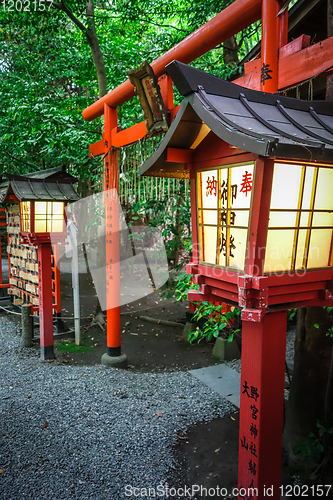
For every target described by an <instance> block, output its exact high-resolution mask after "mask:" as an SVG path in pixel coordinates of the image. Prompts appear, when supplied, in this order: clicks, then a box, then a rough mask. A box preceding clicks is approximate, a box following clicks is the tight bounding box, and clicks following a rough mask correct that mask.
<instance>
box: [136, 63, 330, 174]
mask: <svg viewBox="0 0 333 500" xmlns="http://www.w3.org/2000/svg"><path fill="white" fill-rule="evenodd" d="M167 71H168V74H169V75H170V76H171V78H172V80H173V81H174V83H175V85H176V86H177V88H178V90H179V92H180V93H181V94H182V95H183V96H185V98H184V100H183V102H182V104H181V106H180V108H179V110H178V112H177V115H176V118H175V119H174V121H173V122H172V124H171V127H170V128H169V130H168V132H167V133H166V135H165V137H164V139H163V141H162V142H161V144H160V146H159V148H158V149H157V150H156V151H155V153H154V154H153V155H152V156H151V157H150V158H149V159H148V160H147V161H146V162H145V163H144V165H142V167H141V169H140V173H141V174H144V173H145V174H146V175H158V173H157V172H158V170H159V169H162V168H163V169H165V170H168V169H169V170H172V169H175V168H176V166H175V165H173V164H172V163H171V162H166V161H165V160H166V148H167V147H171V148H183V149H186V148H189V147H190V145H191V144H193V142H194V139H195V134H198V133H199V130H200V128H201V126H202V123H205V124H206V125H207V126H208V127H209V128H210V130H211V131H212V132H213V133H214V134H215V135H217V136H218V137H219V138H220V139H222V140H224V141H225V142H227V143H228V144H230V145H231V146H234V147H237V148H239V149H241V150H244V151H248V152H250V153H254V154H258V155H261V156H271V157H278V158H292V159H295V160H297V159H299V160H312V161H321V162H322V161H327V162H333V102H331V101H301V100H299V99H292V98H290V97H284V96H279V95H275V94H267V93H264V92H258V91H255V90H249V89H245V88H244V87H240V86H238V85H235V84H233V83H230V82H226V81H224V80H221V79H220V78H217V77H215V76H212V75H209V74H208V73H205V72H203V71H200V70H197V69H195V68H192V67H191V66H187V65H186V64H183V63H179V62H178V61H174V62H172V63H171V64H169V65H168V66H167ZM177 166H178V173H179V174H180V175H175V176H176V177H177V176H179V177H182V176H184V177H186V176H187V175H181V170H182V169H181V165H180V164H177ZM149 169H150V170H149ZM148 170H149V171H148Z"/></svg>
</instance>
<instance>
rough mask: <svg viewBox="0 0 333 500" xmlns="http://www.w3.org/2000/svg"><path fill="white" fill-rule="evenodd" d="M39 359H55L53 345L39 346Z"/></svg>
mask: <svg viewBox="0 0 333 500" xmlns="http://www.w3.org/2000/svg"><path fill="white" fill-rule="evenodd" d="M40 359H41V361H48V360H49V359H55V355H54V351H53V345H48V346H43V345H41V346H40Z"/></svg>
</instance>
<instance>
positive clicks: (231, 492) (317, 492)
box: [124, 484, 332, 500]
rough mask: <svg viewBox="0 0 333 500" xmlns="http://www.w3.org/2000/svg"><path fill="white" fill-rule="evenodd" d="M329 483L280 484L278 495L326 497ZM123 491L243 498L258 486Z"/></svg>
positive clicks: (267, 491)
mask: <svg viewBox="0 0 333 500" xmlns="http://www.w3.org/2000/svg"><path fill="white" fill-rule="evenodd" d="M331 488H332V485H331V484H324V485H320V484H316V485H311V486H309V485H307V484H303V485H302V484H294V485H291V484H290V485H281V486H280V487H279V488H278V489H279V495H281V496H282V497H283V498H289V497H291V498H297V497H311V498H313V497H315V498H317V497H318V498H319V497H323V498H325V497H328V495H329V493H330V491H331ZM124 493H125V496H126V497H130V498H175V499H181V498H186V499H190V498H205V497H207V498H211V497H213V498H219V497H221V498H223V499H226V498H227V499H229V498H237V497H241V498H244V499H245V500H248V499H254V498H255V497H258V494H259V492H258V488H252V487H251V486H250V487H249V488H236V487H235V488H229V489H228V488H223V487H221V486H215V487H210V488H206V487H205V486H202V485H200V484H192V485H191V486H187V485H185V486H180V487H170V486H169V485H167V484H159V485H157V486H156V487H146V488H144V487H135V486H132V485H130V484H127V485H126V486H125V488H124ZM262 496H263V497H267V498H269V497H273V496H274V486H266V485H265V486H264V487H263V492H262Z"/></svg>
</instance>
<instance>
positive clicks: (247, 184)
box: [239, 170, 252, 196]
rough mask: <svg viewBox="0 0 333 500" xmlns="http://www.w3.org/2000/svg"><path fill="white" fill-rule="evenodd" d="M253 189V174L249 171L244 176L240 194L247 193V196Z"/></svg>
mask: <svg viewBox="0 0 333 500" xmlns="http://www.w3.org/2000/svg"><path fill="white" fill-rule="evenodd" d="M251 189H252V174H251V173H249V172H248V171H247V170H245V174H244V175H243V178H242V183H241V189H240V191H239V192H240V193H245V196H247V193H250V192H251Z"/></svg>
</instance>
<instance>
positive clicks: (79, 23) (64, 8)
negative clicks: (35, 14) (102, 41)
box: [52, 0, 88, 36]
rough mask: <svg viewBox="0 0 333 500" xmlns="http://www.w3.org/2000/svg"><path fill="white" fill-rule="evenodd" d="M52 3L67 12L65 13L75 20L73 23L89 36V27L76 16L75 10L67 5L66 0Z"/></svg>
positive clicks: (56, 7)
mask: <svg viewBox="0 0 333 500" xmlns="http://www.w3.org/2000/svg"><path fill="white" fill-rule="evenodd" d="M52 5H53V7H54V8H55V9H57V10H62V11H63V12H65V14H67V16H68V17H69V19H71V20H72V21H73V23H74V24H75V25H76V26H77V27H78V28H79V29H80V30H81V31H82V33H84V34H85V35H86V36H88V33H87V31H88V29H87V28H86V27H85V26H84V25H83V24H82V23H81V21H79V19H78V18H77V17H75V16H74V14H73V12H72V11H71V10H70V9H69V8H68V7H67V5H66V4H65V2H64V0H61V2H60V3H58V2H52Z"/></svg>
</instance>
